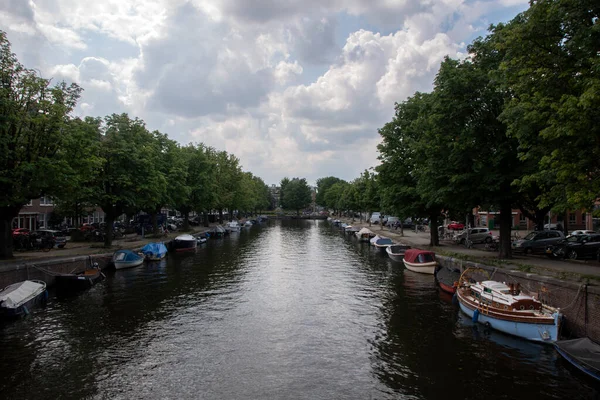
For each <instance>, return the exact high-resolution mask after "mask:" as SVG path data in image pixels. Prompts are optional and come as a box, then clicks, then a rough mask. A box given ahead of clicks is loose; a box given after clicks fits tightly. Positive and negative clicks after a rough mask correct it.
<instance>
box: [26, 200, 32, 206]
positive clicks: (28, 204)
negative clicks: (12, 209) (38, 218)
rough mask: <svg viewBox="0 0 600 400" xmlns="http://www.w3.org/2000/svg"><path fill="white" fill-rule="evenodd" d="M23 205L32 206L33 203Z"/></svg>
mask: <svg viewBox="0 0 600 400" xmlns="http://www.w3.org/2000/svg"><path fill="white" fill-rule="evenodd" d="M25 205H26V206H32V205H33V202H32V200H29V203H27V204H25Z"/></svg>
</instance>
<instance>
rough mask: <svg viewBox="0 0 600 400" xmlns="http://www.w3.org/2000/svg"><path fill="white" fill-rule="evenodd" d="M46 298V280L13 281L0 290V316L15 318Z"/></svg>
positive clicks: (26, 312) (25, 313)
mask: <svg viewBox="0 0 600 400" xmlns="http://www.w3.org/2000/svg"><path fill="white" fill-rule="evenodd" d="M46 300H48V292H47V291H46V282H44V281H39V280H29V281H22V282H17V283H13V284H12V285H8V286H7V287H5V288H4V289H3V290H2V291H0V316H2V318H15V317H20V316H22V315H27V314H29V310H31V309H32V308H33V307H35V306H36V305H37V304H42V303H43V302H45V301H46Z"/></svg>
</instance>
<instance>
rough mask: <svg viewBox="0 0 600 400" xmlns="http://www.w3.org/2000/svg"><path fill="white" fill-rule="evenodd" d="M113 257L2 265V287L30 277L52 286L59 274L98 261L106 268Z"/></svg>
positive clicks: (61, 259)
mask: <svg viewBox="0 0 600 400" xmlns="http://www.w3.org/2000/svg"><path fill="white" fill-rule="evenodd" d="M111 259H112V254H95V255H93V256H88V255H86V256H73V257H65V258H49V259H45V260H35V261H29V260H28V261H22V262H17V263H15V262H13V263H9V264H5V265H1V266H0V288H5V287H6V286H8V285H10V284H13V283H15V282H21V281H24V280H28V279H38V280H41V281H44V282H46V284H47V285H48V286H52V285H54V280H55V276H56V275H57V274H64V273H72V272H78V271H82V270H84V269H86V268H89V267H90V265H92V264H94V263H98V267H100V268H101V269H105V268H107V267H108V266H109V265H110V263H111Z"/></svg>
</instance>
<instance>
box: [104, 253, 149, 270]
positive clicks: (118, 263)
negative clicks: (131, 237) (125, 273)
mask: <svg viewBox="0 0 600 400" xmlns="http://www.w3.org/2000/svg"><path fill="white" fill-rule="evenodd" d="M112 262H113V264H114V265H115V269H125V268H133V267H137V266H138V265H142V263H143V262H144V257H142V256H140V255H139V254H137V253H134V252H133V251H131V250H117V251H115V254H113V257H112Z"/></svg>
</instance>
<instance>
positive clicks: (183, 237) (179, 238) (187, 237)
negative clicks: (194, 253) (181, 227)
mask: <svg viewBox="0 0 600 400" xmlns="http://www.w3.org/2000/svg"><path fill="white" fill-rule="evenodd" d="M175 240H177V241H180V242H191V241H194V240H196V238H195V237H193V236H192V235H188V234H187V233H186V234H184V235H179V236H177V237H176V238H175Z"/></svg>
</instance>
